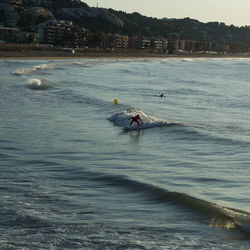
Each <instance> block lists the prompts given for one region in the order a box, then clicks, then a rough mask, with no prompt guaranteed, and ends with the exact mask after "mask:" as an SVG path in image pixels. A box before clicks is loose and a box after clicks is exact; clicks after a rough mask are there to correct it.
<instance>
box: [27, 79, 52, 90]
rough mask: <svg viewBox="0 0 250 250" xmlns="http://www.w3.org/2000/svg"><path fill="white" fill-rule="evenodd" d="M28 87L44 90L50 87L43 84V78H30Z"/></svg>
mask: <svg viewBox="0 0 250 250" xmlns="http://www.w3.org/2000/svg"><path fill="white" fill-rule="evenodd" d="M28 88H30V89H36V90H44V89H47V88H48V85H46V84H43V82H42V80H40V79H36V78H32V79H29V80H28Z"/></svg>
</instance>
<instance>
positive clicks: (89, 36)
mask: <svg viewBox="0 0 250 250" xmlns="http://www.w3.org/2000/svg"><path fill="white" fill-rule="evenodd" d="M78 4H80V5H79V6H80V7H75V6H70V8H67V7H63V8H60V9H58V10H57V12H56V16H55V14H54V13H55V12H53V11H52V8H51V6H52V5H53V4H52V1H50V0H36V1H35V0H3V1H2V2H1V3H0V11H1V14H2V15H1V16H2V18H1V19H0V45H1V46H5V47H6V46H9V47H10V46H22V47H38V48H39V47H40V48H72V49H74V50H75V49H85V50H88V49H90V48H95V49H104V50H106V51H114V50H141V51H151V52H156V53H162V54H175V55H178V54H229V53H235V52H244V53H245V52H246V51H248V46H249V45H248V43H247V42H245V41H243V42H233V39H231V38H232V37H233V35H232V34H230V33H227V34H226V37H227V39H225V38H223V39H222V38H221V39H218V40H215V39H213V38H211V36H210V37H209V35H208V31H207V30H201V31H199V33H200V37H202V38H200V37H199V39H198V38H196V39H195V36H191V35H190V36H187V35H186V36H184V35H183V33H184V31H183V30H182V31H181V32H179V31H178V30H176V31H175V30H173V32H168V33H167V34H162V35H160V34H157V35H155V34H150V35H145V34H143V33H141V34H132V33H131V32H128V33H130V34H125V32H124V26H125V22H124V20H122V19H121V18H120V17H119V16H117V15H116V14H115V13H113V12H112V10H109V9H104V8H90V7H86V6H82V5H81V4H83V3H80V2H79V1H78ZM73 7H74V8H73ZM58 17H61V18H58ZM79 17H81V18H82V17H85V19H86V17H87V19H91V18H92V19H93V20H97V19H98V18H101V19H102V20H105V21H106V22H109V24H110V26H112V27H114V28H113V29H112V30H111V32H108V31H105V30H100V29H96V30H95V29H93V27H90V25H86V26H88V27H86V26H84V25H82V24H81V23H80V22H77V18H78V19H79ZM161 22H166V23H167V22H168V23H169V22H170V21H169V20H168V19H163V20H161ZM82 23H84V22H82ZM218 25H219V26H223V25H224V26H225V24H218ZM145 29H147V27H146V28H145ZM148 29H149V28H148ZM191 29H192V30H194V31H195V30H197V29H198V28H197V27H196V26H192V27H191ZM116 30H118V31H119V30H122V31H123V33H119V32H116ZM148 33H149V32H148ZM189 33H190V32H189ZM246 36H247V37H249V38H250V31H249V33H248V34H247V35H246ZM218 37H219V36H218ZM236 48H237V49H236ZM74 50H72V51H74Z"/></svg>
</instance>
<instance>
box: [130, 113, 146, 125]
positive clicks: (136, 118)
mask: <svg viewBox="0 0 250 250" xmlns="http://www.w3.org/2000/svg"><path fill="white" fill-rule="evenodd" d="M128 120H132V121H131V123H130V126H132V124H133V123H134V122H136V123H137V125H138V126H140V123H139V121H141V123H142V124H144V122H143V121H142V119H141V117H140V116H139V115H136V116H133V117H131V118H129V119H128Z"/></svg>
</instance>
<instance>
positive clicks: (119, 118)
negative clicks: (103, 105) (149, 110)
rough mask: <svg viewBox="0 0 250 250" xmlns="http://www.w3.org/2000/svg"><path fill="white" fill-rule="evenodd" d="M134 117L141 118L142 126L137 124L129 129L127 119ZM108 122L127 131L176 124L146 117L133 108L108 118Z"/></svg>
mask: <svg viewBox="0 0 250 250" xmlns="http://www.w3.org/2000/svg"><path fill="white" fill-rule="evenodd" d="M135 115H139V116H140V117H141V119H142V120H143V123H144V125H140V126H138V125H137V124H135V123H134V124H133V125H132V126H131V127H130V126H129V125H130V121H129V120H128V119H129V118H131V117H133V116H135ZM109 121H112V122H113V123H114V125H116V126H119V127H123V128H125V129H129V130H130V129H147V128H153V127H164V126H169V125H174V124H177V123H174V122H171V121H168V120H164V119H161V118H158V117H155V116H152V115H147V114H146V113H144V112H143V111H141V110H139V109H136V108H133V107H130V108H127V109H125V110H123V111H121V112H119V113H116V114H114V115H112V116H111V117H110V118H109Z"/></svg>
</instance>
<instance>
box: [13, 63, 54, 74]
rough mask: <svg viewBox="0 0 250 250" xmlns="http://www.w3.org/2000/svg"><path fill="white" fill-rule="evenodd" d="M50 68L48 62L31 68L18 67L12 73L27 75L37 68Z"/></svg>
mask: <svg viewBox="0 0 250 250" xmlns="http://www.w3.org/2000/svg"><path fill="white" fill-rule="evenodd" d="M48 68H49V65H48V64H39V65H36V66H34V67H31V68H24V69H17V70H15V71H13V72H12V73H13V74H14V75H26V74H30V73H32V72H35V71H37V70H42V69H48Z"/></svg>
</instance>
